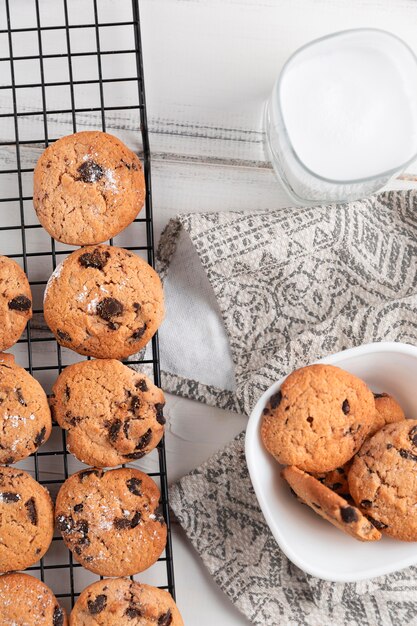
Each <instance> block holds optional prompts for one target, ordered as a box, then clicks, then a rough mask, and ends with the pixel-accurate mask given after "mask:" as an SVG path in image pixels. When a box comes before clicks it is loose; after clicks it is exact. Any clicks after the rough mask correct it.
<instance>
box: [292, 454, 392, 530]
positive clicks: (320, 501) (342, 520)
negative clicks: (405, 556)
mask: <svg viewBox="0 0 417 626" xmlns="http://www.w3.org/2000/svg"><path fill="white" fill-rule="evenodd" d="M282 476H283V478H285V480H286V481H287V483H288V484H289V485H290V487H291V489H292V490H293V492H294V493H295V494H296V495H297V496H298V498H299V500H301V502H303V503H304V504H307V505H308V506H309V507H310V508H312V509H313V511H315V512H316V513H317V514H318V515H320V516H321V517H322V518H323V519H325V520H327V521H328V522H330V523H331V524H333V526H336V528H339V529H340V530H343V532H345V533H347V534H348V535H351V536H352V537H354V538H355V539H358V540H359V541H378V540H379V539H381V533H380V532H379V530H377V528H376V527H375V525H374V524H372V523H371V522H370V521H369V520H368V519H367V518H366V516H365V515H363V514H362V513H361V511H360V510H359V509H358V508H356V507H355V506H352V505H351V503H350V502H348V501H347V500H346V499H345V498H342V497H341V496H340V495H339V494H337V493H335V492H334V491H333V490H331V489H329V487H326V485H323V484H322V483H321V482H320V481H319V480H317V478H315V477H314V476H311V475H310V474H307V473H306V472H303V471H302V470H300V469H298V467H292V466H289V467H285V468H284V469H283V470H282Z"/></svg>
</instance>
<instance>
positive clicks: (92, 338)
mask: <svg viewBox="0 0 417 626" xmlns="http://www.w3.org/2000/svg"><path fill="white" fill-rule="evenodd" d="M44 314H45V320H46V322H47V324H48V326H49V328H50V329H51V330H52V332H53V333H54V335H55V336H56V338H57V341H58V342H59V343H60V344H61V345H62V346H66V347H67V348H71V349H72V350H74V351H75V352H78V353H79V354H86V355H89V356H94V357H96V358H102V359H106V358H109V359H122V358H125V357H127V356H129V355H131V354H134V353H135V352H137V351H138V350H140V349H141V348H143V346H144V345H145V344H147V343H148V341H149V340H150V339H151V337H152V336H153V335H154V333H155V332H156V330H157V329H158V327H159V325H160V324H161V322H162V319H163V317H164V298H163V292H162V286H161V281H160V279H159V276H158V274H157V273H156V272H155V271H154V270H153V269H152V268H151V266H150V265H148V264H147V263H146V262H145V261H143V260H142V259H141V258H140V257H139V256H137V255H136V254H133V253H132V252H129V251H128V250H124V249H123V248H116V247H113V246H106V245H102V246H87V247H85V248H81V249H80V250H76V251H75V252H73V253H72V254H71V255H70V256H69V257H67V258H66V259H65V260H64V261H63V262H62V263H61V265H60V266H58V268H57V270H55V272H54V273H53V274H52V276H51V278H50V280H49V282H48V284H47V287H46V290H45V300H44Z"/></svg>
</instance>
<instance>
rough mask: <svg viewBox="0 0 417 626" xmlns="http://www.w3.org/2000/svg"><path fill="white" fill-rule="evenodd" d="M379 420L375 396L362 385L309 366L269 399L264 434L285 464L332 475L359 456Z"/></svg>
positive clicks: (333, 371)
mask: <svg viewBox="0 0 417 626" xmlns="http://www.w3.org/2000/svg"><path fill="white" fill-rule="evenodd" d="M374 419H375V402H374V397H373V394H372V392H371V391H370V390H369V389H368V387H367V386H366V385H365V383H364V382H363V381H362V380H360V379H359V378H357V377H356V376H353V375H352V374H350V373H349V372H346V371H344V370H342V369H340V368H338V367H335V366H332V365H322V364H318V365H309V366H307V367H303V368H301V369H299V370H296V371H295V372H293V373H292V374H290V375H289V376H288V377H287V378H286V380H285V381H284V382H283V384H282V385H281V389H280V390H279V391H278V392H277V393H276V394H274V395H273V396H272V397H271V398H270V399H269V402H268V403H267V405H266V407H265V409H264V411H263V419H262V426H261V435H262V440H263V443H264V445H265V447H266V449H267V450H268V452H270V453H271V454H272V455H273V456H274V457H275V458H276V459H277V460H278V462H279V463H282V464H283V465H295V466H297V467H299V468H300V469H303V470H305V471H307V472H312V473H318V472H327V471H331V470H334V469H336V468H337V467H340V466H342V465H344V463H346V462H347V461H349V459H351V458H352V457H353V456H354V455H355V454H356V452H357V451H358V450H359V448H360V447H361V445H362V443H363V442H364V440H365V438H366V437H367V435H368V433H369V431H370V429H371V426H372V424H373V422H374Z"/></svg>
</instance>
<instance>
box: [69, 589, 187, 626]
mask: <svg viewBox="0 0 417 626" xmlns="http://www.w3.org/2000/svg"><path fill="white" fill-rule="evenodd" d="M97 624H100V625H101V626H132V624H133V625H135V626H136V625H137V626H184V622H183V620H182V617H181V615H180V612H179V610H178V608H177V606H176V604H175V602H174V600H173V599H172V596H171V595H170V594H169V593H168V592H167V591H164V590H163V589H158V588H157V587H151V586H150V585H143V584H140V583H138V582H134V581H132V580H129V579H128V578H111V579H105V580H98V581H97V582H95V583H93V584H92V585H89V586H88V587H87V588H86V589H84V591H83V592H82V593H81V594H80V596H79V598H78V600H77V602H76V603H75V606H74V608H73V610H72V612H71V617H70V626H97Z"/></svg>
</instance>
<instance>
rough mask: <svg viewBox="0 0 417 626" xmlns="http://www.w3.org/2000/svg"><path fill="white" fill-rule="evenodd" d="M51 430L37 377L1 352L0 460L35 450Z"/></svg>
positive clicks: (13, 459) (12, 459)
mask: <svg viewBox="0 0 417 626" xmlns="http://www.w3.org/2000/svg"><path fill="white" fill-rule="evenodd" d="M51 430H52V422H51V412H50V409H49V405H48V399H47V397H46V394H45V392H44V390H43V389H42V387H41V385H40V384H39V383H38V381H37V380H36V379H35V378H33V377H32V376H31V375H30V374H29V373H28V372H27V371H26V370H25V369H23V367H19V366H18V365H17V364H16V363H15V361H14V357H13V355H12V354H5V353H0V464H6V465H8V464H10V463H16V461H20V460H22V459H25V458H26V457H28V456H29V455H30V454H32V453H33V452H35V451H36V450H37V449H38V448H39V446H41V445H42V444H43V443H44V442H45V441H47V439H48V438H49V436H50V434H51Z"/></svg>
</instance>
